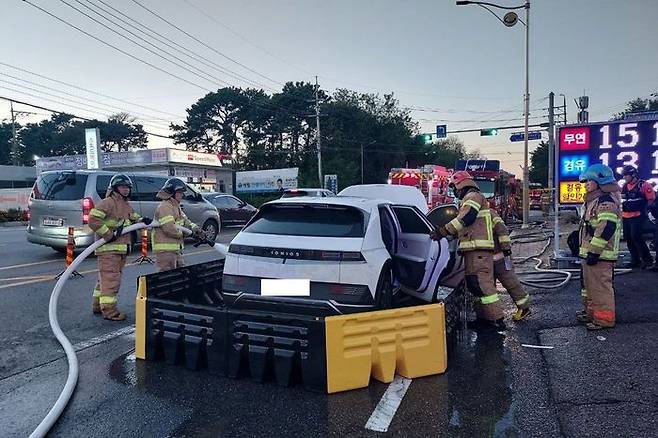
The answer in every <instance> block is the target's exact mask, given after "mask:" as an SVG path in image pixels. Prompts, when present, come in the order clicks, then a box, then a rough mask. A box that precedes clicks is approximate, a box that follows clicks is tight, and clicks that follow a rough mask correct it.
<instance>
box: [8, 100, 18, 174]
mask: <svg viewBox="0 0 658 438" xmlns="http://www.w3.org/2000/svg"><path fill="white" fill-rule="evenodd" d="M9 109H10V111H11V161H12V162H13V163H14V166H18V164H19V160H18V139H17V138H16V114H14V102H12V101H11V100H10V101H9Z"/></svg>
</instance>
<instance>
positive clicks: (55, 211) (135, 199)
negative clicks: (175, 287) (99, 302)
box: [27, 170, 221, 252]
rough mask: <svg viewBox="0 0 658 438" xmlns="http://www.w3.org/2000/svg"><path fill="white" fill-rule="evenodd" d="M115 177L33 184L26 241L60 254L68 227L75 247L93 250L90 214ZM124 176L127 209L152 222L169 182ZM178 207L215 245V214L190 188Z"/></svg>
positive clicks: (80, 176) (101, 174)
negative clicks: (126, 179)
mask: <svg viewBox="0 0 658 438" xmlns="http://www.w3.org/2000/svg"><path fill="white" fill-rule="evenodd" d="M117 173H119V172H108V171H96V170H77V171H69V170H58V171H50V172H43V173H42V174H41V175H39V177H38V178H37V181H36V182H35V183H34V187H33V189H32V195H31V196H30V201H29V215H30V223H29V225H28V227H27V240H28V241H29V242H32V243H37V244H40V245H46V246H50V247H52V248H53V249H55V250H56V251H61V252H63V251H65V250H66V240H67V236H68V228H69V227H73V228H74V238H75V246H76V248H83V247H86V246H89V245H91V244H92V243H93V242H94V239H95V237H94V232H93V231H92V230H91V229H90V228H89V225H88V221H89V211H90V210H91V209H92V208H94V205H97V204H98V203H99V202H100V201H101V200H102V199H103V198H104V197H105V193H106V192H107V187H108V186H109V184H110V179H111V178H112V176H113V175H115V174H117ZM126 174H127V175H128V176H129V177H130V179H132V181H133V190H132V193H131V195H130V204H131V205H132V206H133V208H134V209H135V210H137V211H138V212H139V213H140V214H142V215H143V216H146V217H150V218H152V217H153V215H154V214H155V209H156V207H157V206H158V204H159V202H160V201H159V200H158V199H156V197H155V195H156V193H157V192H158V190H160V188H161V187H162V186H163V185H164V183H165V181H166V180H167V179H168V177H166V176H162V175H152V174H151V175H149V174H142V173H137V174H135V173H129V172H126ZM181 208H182V209H183V211H185V214H186V215H187V217H188V218H189V219H190V220H191V221H192V222H194V223H196V224H199V225H200V226H202V227H203V229H204V230H205V231H206V233H207V234H208V237H209V238H211V239H213V240H214V239H215V238H216V237H217V235H218V234H219V231H220V224H221V221H220V220H219V213H218V212H217V208H216V207H215V206H214V205H212V204H211V203H210V202H208V201H207V200H205V199H204V198H203V196H201V194H200V193H199V192H197V191H196V190H195V189H193V188H192V187H189V186H188V191H187V192H186V194H185V197H184V198H183V201H182V202H181ZM133 237H136V236H133Z"/></svg>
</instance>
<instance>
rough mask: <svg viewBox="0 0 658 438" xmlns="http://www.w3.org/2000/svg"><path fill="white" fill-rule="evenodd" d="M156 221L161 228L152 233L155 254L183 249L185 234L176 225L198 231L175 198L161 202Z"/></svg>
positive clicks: (156, 213) (152, 245) (156, 212)
mask: <svg viewBox="0 0 658 438" xmlns="http://www.w3.org/2000/svg"><path fill="white" fill-rule="evenodd" d="M155 220H157V221H158V222H160V228H158V229H155V228H154V229H153V230H152V231H151V247H152V248H153V251H154V252H162V251H180V250H182V249H183V232H182V231H180V230H179V229H178V228H177V227H176V225H180V226H181V227H185V228H189V229H190V230H193V231H194V230H196V229H197V228H198V226H197V225H196V224H194V223H193V222H191V221H190V220H189V219H188V218H187V216H185V213H183V210H181V208H180V203H179V202H178V201H176V200H175V199H174V198H173V197H170V198H169V199H165V200H164V201H162V202H160V205H158V208H157V209H156V210H155Z"/></svg>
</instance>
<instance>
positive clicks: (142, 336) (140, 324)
mask: <svg viewBox="0 0 658 438" xmlns="http://www.w3.org/2000/svg"><path fill="white" fill-rule="evenodd" d="M135 357H136V358H138V359H146V277H139V280H138V286H137V296H136V297H135Z"/></svg>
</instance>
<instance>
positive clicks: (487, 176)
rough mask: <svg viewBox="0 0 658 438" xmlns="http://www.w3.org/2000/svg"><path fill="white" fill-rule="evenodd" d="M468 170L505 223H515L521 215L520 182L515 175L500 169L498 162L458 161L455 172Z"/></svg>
mask: <svg viewBox="0 0 658 438" xmlns="http://www.w3.org/2000/svg"><path fill="white" fill-rule="evenodd" d="M457 170H466V171H468V173H470V174H471V176H472V177H473V179H474V180H475V181H476V182H477V184H478V186H479V187H480V191H481V192H482V194H483V195H484V196H485V197H486V198H487V200H488V201H489V205H490V206H491V208H493V209H494V210H496V211H497V212H498V214H499V215H500V216H501V217H502V218H503V219H504V220H505V222H507V223H510V222H513V221H514V220H515V219H516V218H518V217H519V216H520V215H519V205H521V204H520V202H519V201H518V196H519V195H520V193H521V190H520V184H519V181H518V180H517V179H516V178H515V177H514V175H513V174H511V173H509V172H507V171H505V170H502V169H501V168H500V161H498V160H458V161H457V162H456V163H455V171H457Z"/></svg>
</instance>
